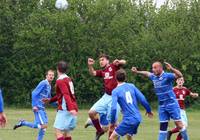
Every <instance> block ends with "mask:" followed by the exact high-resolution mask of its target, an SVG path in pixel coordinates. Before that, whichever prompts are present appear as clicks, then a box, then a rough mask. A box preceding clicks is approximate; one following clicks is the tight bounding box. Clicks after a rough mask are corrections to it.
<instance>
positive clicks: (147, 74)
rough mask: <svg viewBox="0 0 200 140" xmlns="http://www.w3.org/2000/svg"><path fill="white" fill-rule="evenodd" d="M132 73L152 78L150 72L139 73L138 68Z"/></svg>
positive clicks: (134, 68)
mask: <svg viewBox="0 0 200 140" xmlns="http://www.w3.org/2000/svg"><path fill="white" fill-rule="evenodd" d="M131 71H132V72H133V73H135V74H140V75H143V76H145V77H150V75H151V73H150V72H148V71H138V70H137V68H136V67H132V69H131Z"/></svg>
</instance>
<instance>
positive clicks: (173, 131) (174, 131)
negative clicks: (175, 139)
mask: <svg viewBox="0 0 200 140" xmlns="http://www.w3.org/2000/svg"><path fill="white" fill-rule="evenodd" d="M171 132H172V134H174V133H177V132H179V129H178V128H177V127H176V128H174V129H172V130H171Z"/></svg>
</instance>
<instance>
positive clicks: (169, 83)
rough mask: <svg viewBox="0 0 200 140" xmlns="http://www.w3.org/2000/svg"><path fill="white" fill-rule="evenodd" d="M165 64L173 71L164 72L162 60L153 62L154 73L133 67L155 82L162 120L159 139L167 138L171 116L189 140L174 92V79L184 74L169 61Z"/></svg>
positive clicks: (133, 70)
mask: <svg viewBox="0 0 200 140" xmlns="http://www.w3.org/2000/svg"><path fill="white" fill-rule="evenodd" d="M165 65H166V67H167V69H168V70H170V71H172V73H167V72H164V70H163V66H162V64H161V63H160V62H155V63H153V65H152V71H153V73H151V72H148V71H138V70H137V68H135V67H133V68H132V72H133V73H136V74H141V75H144V76H146V77H148V78H149V79H150V80H151V81H152V82H153V85H154V89H155V93H156V95H157V97H158V101H159V107H158V113H159V120H160V133H159V138H158V140H165V139H166V138H167V128H168V121H169V120H170V118H171V119H173V120H174V122H175V125H176V126H177V128H178V129H179V131H180V133H181V135H182V137H183V139H184V140H188V139H189V138H188V135H187V131H186V128H185V126H184V125H183V123H182V121H181V116H180V107H179V105H178V102H177V100H176V97H175V94H174V92H173V82H174V80H175V79H177V78H180V77H183V75H182V73H181V72H180V71H179V70H177V69H175V68H173V67H172V66H171V65H170V64H169V63H166V62H165Z"/></svg>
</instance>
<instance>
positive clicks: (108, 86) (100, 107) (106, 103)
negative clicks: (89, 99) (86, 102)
mask: <svg viewBox="0 0 200 140" xmlns="http://www.w3.org/2000/svg"><path fill="white" fill-rule="evenodd" d="M94 63H95V61H94V60H93V59H92V58H88V68H89V72H90V74H91V75H92V76H96V77H101V78H103V80H104V92H105V94H104V95H103V97H102V98H101V99H99V100H98V101H97V102H96V103H95V104H94V105H93V106H92V108H91V109H90V110H89V113H88V114H89V117H90V119H91V120H92V123H93V125H94V127H95V128H96V140H99V138H100V137H101V136H102V135H103V134H104V133H105V131H106V129H105V131H104V129H103V128H102V127H101V125H100V123H99V119H98V117H97V114H100V116H101V115H102V114H104V115H106V116H107V120H108V122H110V111H111V104H112V96H111V93H112V90H113V89H114V88H115V87H116V86H117V81H116V79H115V73H116V71H117V70H119V68H120V66H121V65H124V64H126V61H125V60H118V59H116V60H114V61H113V63H110V59H109V56H108V55H105V54H102V55H100V57H99V64H100V67H101V68H103V69H102V70H95V69H94V68H93V65H94ZM111 133H112V132H109V136H110V135H111Z"/></svg>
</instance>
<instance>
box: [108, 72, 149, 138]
mask: <svg viewBox="0 0 200 140" xmlns="http://www.w3.org/2000/svg"><path fill="white" fill-rule="evenodd" d="M116 79H117V82H118V85H117V87H116V88H115V89H114V90H113V91H112V108H111V124H112V125H111V128H112V129H114V128H115V124H116V121H117V120H116V113H117V103H118V104H119V105H120V107H121V110H122V114H123V119H122V122H121V123H120V124H119V126H117V128H115V130H114V131H113V133H112V135H111V136H110V140H115V139H116V138H117V137H119V136H125V135H128V137H127V138H128V140H132V136H133V135H136V133H137V129H138V127H139V125H140V123H141V120H142V117H141V114H140V111H139V107H138V103H139V102H140V103H141V104H142V105H143V107H144V108H145V109H146V112H147V115H148V117H150V118H152V117H153V113H152V112H151V108H150V106H149V103H148V102H147V100H146V98H145V97H144V95H143V94H142V93H141V92H140V91H139V90H138V89H137V88H136V87H135V85H134V84H131V83H126V82H125V81H126V72H125V71H124V70H123V69H120V70H118V71H117V72H116Z"/></svg>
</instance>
